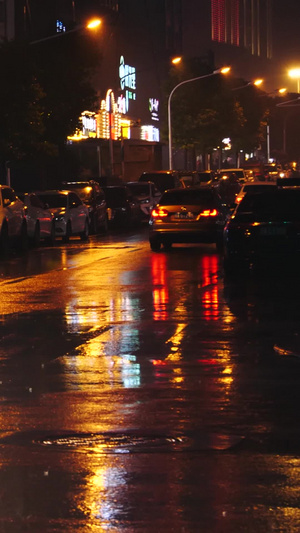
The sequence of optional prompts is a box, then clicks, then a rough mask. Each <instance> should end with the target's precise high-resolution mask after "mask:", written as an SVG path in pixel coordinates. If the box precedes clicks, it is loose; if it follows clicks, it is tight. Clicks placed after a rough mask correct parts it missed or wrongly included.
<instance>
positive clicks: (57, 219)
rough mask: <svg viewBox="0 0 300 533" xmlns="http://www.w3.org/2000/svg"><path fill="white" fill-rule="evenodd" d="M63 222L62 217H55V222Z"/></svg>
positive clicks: (63, 218)
mask: <svg viewBox="0 0 300 533" xmlns="http://www.w3.org/2000/svg"><path fill="white" fill-rule="evenodd" d="M64 220H65V217H64V215H56V217H55V221H56V222H63V221H64Z"/></svg>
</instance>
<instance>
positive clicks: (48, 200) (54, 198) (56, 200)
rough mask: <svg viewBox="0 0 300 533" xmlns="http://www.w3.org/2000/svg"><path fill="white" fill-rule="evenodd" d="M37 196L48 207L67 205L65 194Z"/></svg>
mask: <svg viewBox="0 0 300 533" xmlns="http://www.w3.org/2000/svg"><path fill="white" fill-rule="evenodd" d="M38 196H39V198H40V199H41V200H42V201H43V202H44V204H48V205H49V207H67V200H68V197H67V195H66V194H51V193H49V194H39V195H38Z"/></svg>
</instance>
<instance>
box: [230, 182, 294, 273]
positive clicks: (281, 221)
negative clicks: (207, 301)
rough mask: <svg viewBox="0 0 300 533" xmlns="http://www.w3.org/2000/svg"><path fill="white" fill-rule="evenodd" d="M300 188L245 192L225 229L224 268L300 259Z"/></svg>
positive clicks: (272, 264)
mask: <svg viewBox="0 0 300 533" xmlns="http://www.w3.org/2000/svg"><path fill="white" fill-rule="evenodd" d="M299 205H300V188H298V189H297V188H293V189H289V188H287V189H285V188H275V189H274V188H273V187H270V188H269V187H266V192H260V193H253V194H246V195H245V196H244V197H243V198H242V200H241V202H240V203H239V204H238V205H237V207H236V208H235V210H234V212H233V213H232V215H231V216H230V217H229V219H228V221H227V223H226V225H225V228H224V270H225V273H226V274H231V273H237V272H239V271H242V270H244V269H245V268H248V267H249V266H250V265H255V266H257V265H265V266H269V267H270V269H271V271H272V270H274V269H276V268H277V267H278V266H279V265H280V264H289V265H290V264H291V263H294V262H295V261H296V260H298V261H299V258H300V231H299V228H300V210H299Z"/></svg>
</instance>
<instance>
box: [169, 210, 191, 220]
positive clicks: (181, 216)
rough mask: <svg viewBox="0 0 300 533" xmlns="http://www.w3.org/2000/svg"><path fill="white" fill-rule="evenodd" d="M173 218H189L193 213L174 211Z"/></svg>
mask: <svg viewBox="0 0 300 533" xmlns="http://www.w3.org/2000/svg"><path fill="white" fill-rule="evenodd" d="M174 218H177V219H180V220H182V219H185V220H191V219H193V218H195V217H194V215H193V213H191V212H190V211H189V212H188V213H175V217H174Z"/></svg>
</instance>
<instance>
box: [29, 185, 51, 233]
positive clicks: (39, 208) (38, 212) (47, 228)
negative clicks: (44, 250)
mask: <svg viewBox="0 0 300 533" xmlns="http://www.w3.org/2000/svg"><path fill="white" fill-rule="evenodd" d="M29 198H30V204H31V208H32V210H33V212H34V216H35V219H36V220H38V221H39V224H40V233H41V237H45V236H48V235H50V234H51V224H52V216H51V213H50V211H49V210H48V209H45V208H44V205H43V202H42V201H41V200H40V199H39V197H38V196H37V195H36V194H34V193H30V194H29Z"/></svg>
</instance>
